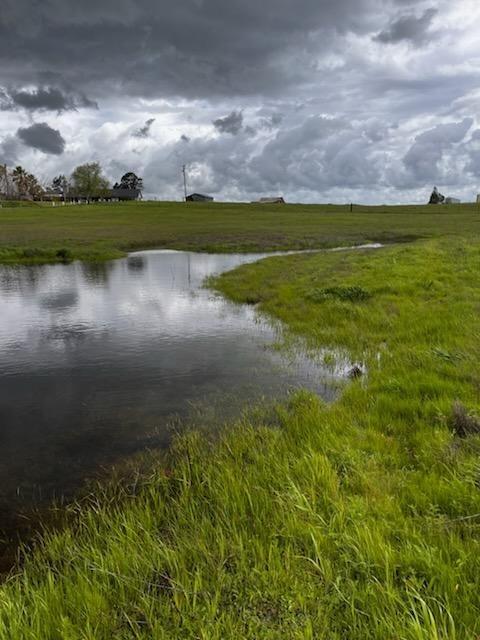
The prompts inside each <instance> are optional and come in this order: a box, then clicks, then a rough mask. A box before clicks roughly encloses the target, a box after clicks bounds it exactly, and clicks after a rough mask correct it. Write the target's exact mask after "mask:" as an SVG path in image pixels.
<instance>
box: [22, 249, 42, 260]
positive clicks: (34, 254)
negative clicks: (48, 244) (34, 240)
mask: <svg viewBox="0 0 480 640" xmlns="http://www.w3.org/2000/svg"><path fill="white" fill-rule="evenodd" d="M44 253H45V252H44V251H43V250H42V249H35V248H30V247H27V248H26V249H23V251H22V257H24V258H38V257H40V256H43V255H44Z"/></svg>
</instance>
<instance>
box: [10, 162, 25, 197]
mask: <svg viewBox="0 0 480 640" xmlns="http://www.w3.org/2000/svg"><path fill="white" fill-rule="evenodd" d="M27 176H28V174H27V172H26V171H25V169H24V168H23V167H22V166H20V165H18V166H17V167H15V169H14V170H13V171H12V179H13V184H14V185H15V187H16V189H17V192H18V195H19V196H26V195H27V193H28V179H27Z"/></svg>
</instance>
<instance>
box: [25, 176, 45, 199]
mask: <svg viewBox="0 0 480 640" xmlns="http://www.w3.org/2000/svg"><path fill="white" fill-rule="evenodd" d="M25 179H26V186H27V194H28V195H29V196H32V198H34V199H35V198H41V197H42V196H43V194H44V190H43V187H42V185H41V184H40V183H39V182H38V180H37V178H36V177H35V176H34V175H33V173H27V175H26V178H25Z"/></svg>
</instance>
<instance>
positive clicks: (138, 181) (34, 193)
mask: <svg viewBox="0 0 480 640" xmlns="http://www.w3.org/2000/svg"><path fill="white" fill-rule="evenodd" d="M113 189H114V190H116V189H127V190H132V189H136V190H138V191H139V192H140V193H141V191H142V190H143V181H142V178H139V177H138V176H137V175H135V173H133V172H132V171H128V172H127V173H125V174H124V175H123V176H122V177H121V178H120V181H119V182H116V183H115V184H114V185H113ZM0 195H3V196H4V197H5V198H7V199H17V198H18V199H28V200H41V199H42V198H44V197H49V196H50V197H51V196H55V197H57V198H59V199H63V200H67V199H72V198H78V197H80V198H84V199H86V200H90V199H92V198H93V199H97V198H102V197H107V196H110V195H111V188H110V185H109V182H108V180H107V179H106V178H105V177H104V175H103V171H102V167H101V166H100V163H99V162H88V163H86V164H81V165H79V166H78V167H76V168H75V169H74V170H73V172H72V174H71V175H70V176H69V177H67V176H65V175H64V174H60V175H58V176H55V177H54V178H53V180H52V181H51V183H50V184H48V185H42V184H41V183H40V182H39V180H38V179H37V178H36V177H35V176H34V175H33V174H32V173H29V172H28V171H26V170H25V169H24V168H23V167H22V166H20V165H18V166H17V167H15V168H13V169H9V168H8V167H7V166H6V165H0Z"/></svg>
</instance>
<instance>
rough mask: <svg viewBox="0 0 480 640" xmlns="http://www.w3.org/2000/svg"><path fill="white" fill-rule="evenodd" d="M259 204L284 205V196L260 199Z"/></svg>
mask: <svg viewBox="0 0 480 640" xmlns="http://www.w3.org/2000/svg"><path fill="white" fill-rule="evenodd" d="M258 202H261V203H262V204H276V203H278V202H281V203H284V202H285V200H284V199H283V197H282V196H273V197H269V198H260V200H259V201H258Z"/></svg>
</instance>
